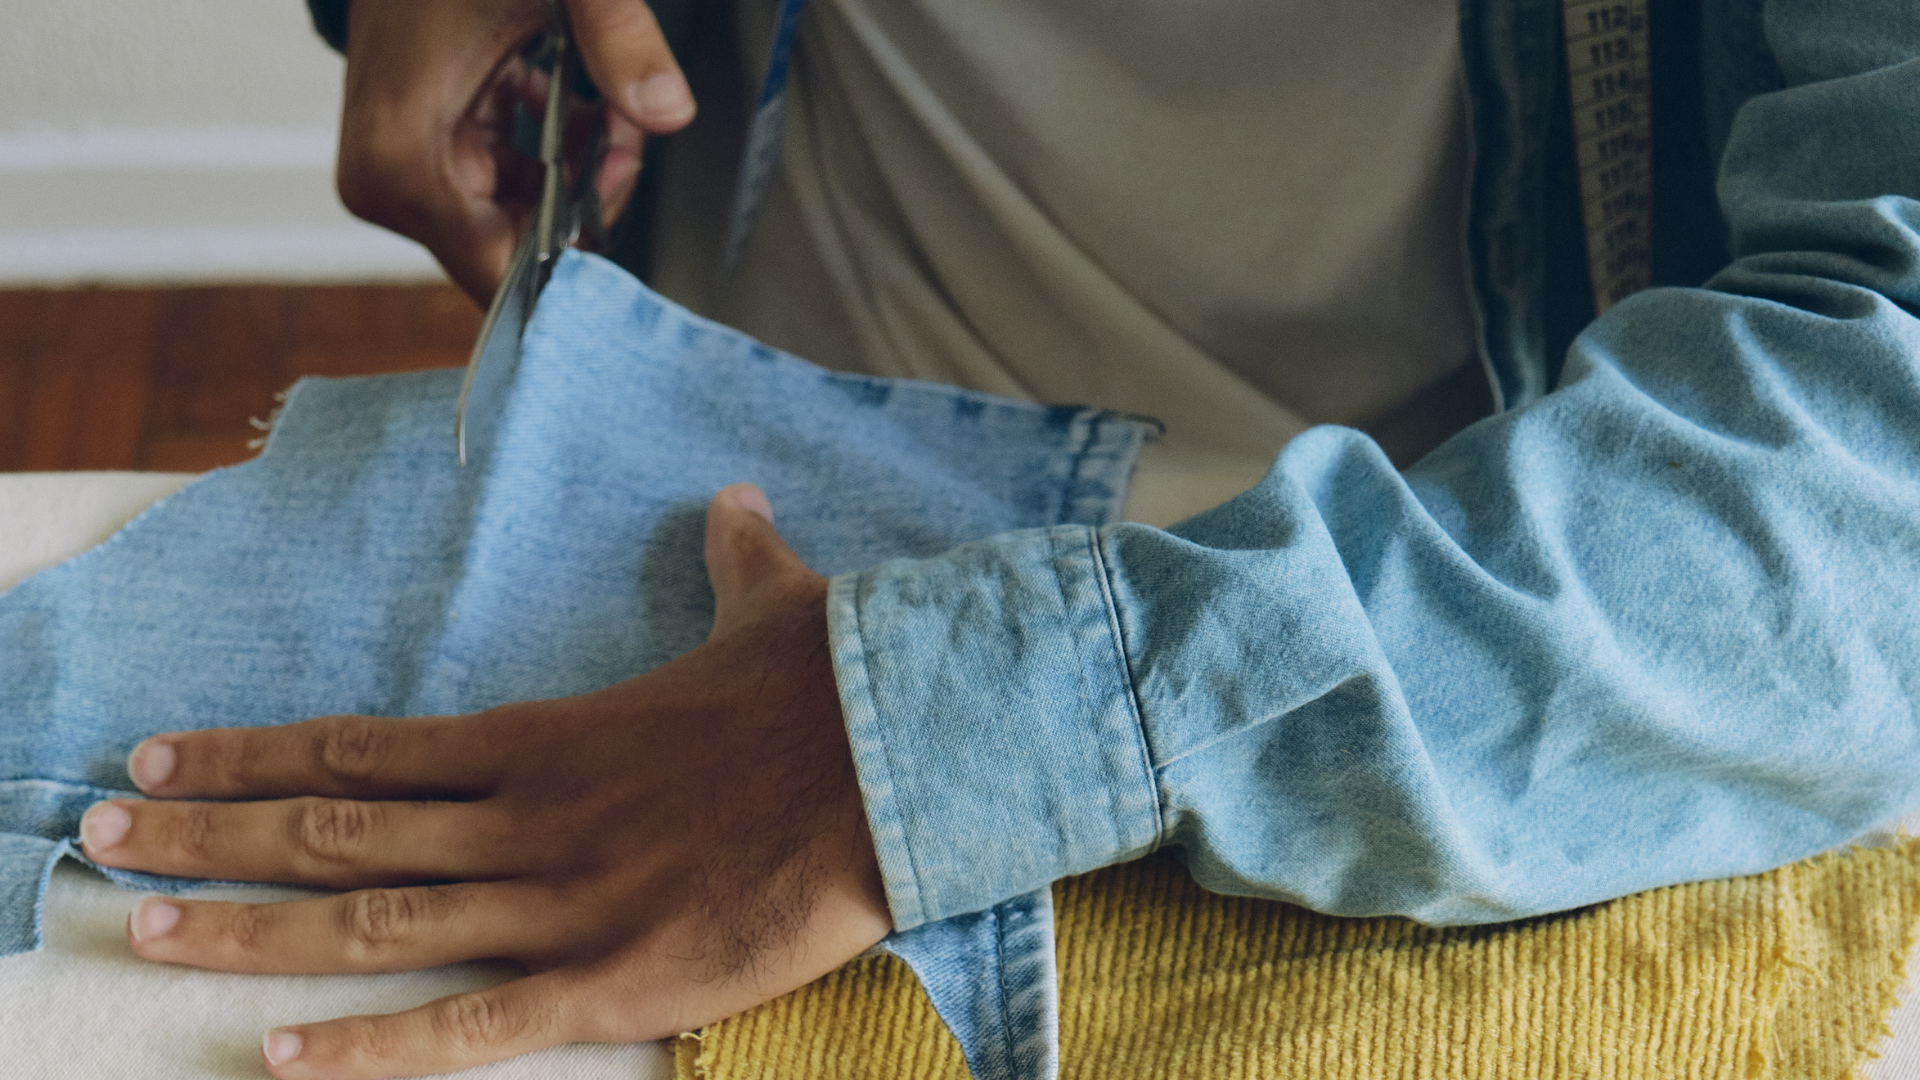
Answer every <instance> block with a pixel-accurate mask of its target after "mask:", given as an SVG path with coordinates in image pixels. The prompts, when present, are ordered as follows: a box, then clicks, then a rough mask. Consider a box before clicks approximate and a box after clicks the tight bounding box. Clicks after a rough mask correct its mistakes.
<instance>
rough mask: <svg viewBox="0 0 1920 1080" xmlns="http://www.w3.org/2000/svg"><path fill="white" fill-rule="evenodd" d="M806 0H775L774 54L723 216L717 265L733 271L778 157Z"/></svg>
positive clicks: (762, 85) (769, 59)
mask: <svg viewBox="0 0 1920 1080" xmlns="http://www.w3.org/2000/svg"><path fill="white" fill-rule="evenodd" d="M806 7H807V0H780V22H779V25H778V27H777V28H776V29H775V30H774V34H773V53H772V55H771V56H769V57H768V58H767V74H766V78H764V79H763V80H761V83H760V101H759V103H758V104H756V105H755V106H754V110H753V121H752V123H750V124H749V125H748V126H747V149H746V153H744V154H742V155H741V159H740V180H739V182H738V184H736V185H735V187H734V189H733V212H732V213H731V214H730V215H729V217H728V221H727V246H726V253H725V256H724V260H723V262H722V263H721V266H722V268H723V269H724V270H728V271H730V270H732V269H733V264H734V262H735V261H736V260H737V259H739V257H740V249H741V248H742V247H744V246H745V245H746V242H747V236H748V235H749V234H750V233H752V232H753V223H754V220H755V219H756V218H758V217H759V216H760V202H761V200H762V199H764V198H765V197H766V194H767V183H768V182H769V181H771V180H772V179H773V167H774V165H775V164H776V163H778V162H779V160H780V140H781V138H782V136H784V135H785V133H786V117H787V69H788V67H789V65H790V63H791V62H792V60H793V38H794V31H795V30H796V29H797V28H798V27H799V25H800V13H801V12H802V11H804V10H806Z"/></svg>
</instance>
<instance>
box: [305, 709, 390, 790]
mask: <svg viewBox="0 0 1920 1080" xmlns="http://www.w3.org/2000/svg"><path fill="white" fill-rule="evenodd" d="M392 736H393V732H392V729H391V728H389V727H388V726H387V725H385V724H381V723H378V722H376V721H374V720H372V719H370V718H368V717H365V716H343V717H340V718H339V719H337V720H335V721H333V722H331V723H329V724H328V725H327V727H326V729H325V732H324V733H323V734H322V735H321V737H320V768H321V770H322V771H323V772H324V773H325V774H326V775H328V776H331V777H333V778H334V779H335V780H339V781H344V782H357V781H364V780H368V779H370V778H372V776H373V775H374V773H375V772H376V771H377V770H378V769H379V767H380V763H381V762H382V761H384V760H386V758H387V755H388V753H389V751H390V748H391V743H392Z"/></svg>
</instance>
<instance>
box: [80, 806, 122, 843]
mask: <svg viewBox="0 0 1920 1080" xmlns="http://www.w3.org/2000/svg"><path fill="white" fill-rule="evenodd" d="M132 827H133V815H132V814H129V813H127V812H126V810H125V809H123V808H121V807H119V806H115V805H114V804H113V803H110V802H103V803H94V804H93V805H92V806H91V807H88V808H87V812H86V813H85V814H83V815H81V817H80V843H81V844H82V845H84V846H85V847H86V849H87V850H88V851H105V850H106V849H107V848H110V847H112V846H113V845H115V844H117V843H119V842H120V841H121V840H123V839H125V838H126V835H127V830H128V829H130V828H132Z"/></svg>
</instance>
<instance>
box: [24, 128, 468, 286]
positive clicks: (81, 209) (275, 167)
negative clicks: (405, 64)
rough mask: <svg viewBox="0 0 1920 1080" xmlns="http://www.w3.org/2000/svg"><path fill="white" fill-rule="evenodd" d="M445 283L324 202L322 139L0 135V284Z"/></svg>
mask: <svg viewBox="0 0 1920 1080" xmlns="http://www.w3.org/2000/svg"><path fill="white" fill-rule="evenodd" d="M368 280H379V281H432V280H444V275H443V274H442V273H441V271H440V268H439V267H438V265H437V264H435V263H434V261H433V258H432V256H430V255H428V254H427V252H426V250H425V249H423V248H421V247H420V246H419V245H417V244H414V243H413V242H411V241H409V240H405V239H402V238H401V237H398V236H395V235H393V234H392V233H389V232H386V231H385V230H382V229H378V228H375V227H374V226H371V225H367V224H366V223H364V222H361V221H357V220H355V219H354V218H353V217H352V216H351V215H349V214H348V213H347V212H346V210H345V209H343V208H342V207H341V206H340V204H339V200H338V199H337V198H335V196H334V193H333V134H332V132H328V131H305V130H277V129H258V128H214V129H177V130H115V131H88V132H27V133H16V134H10V135H9V134H0V284H4V285H9V286H15V287H18V286H22V285H69V284H76V283H91V282H98V283H103V284H150V283H167V282H182V283H194V282H216V281H315V282H323V281H368Z"/></svg>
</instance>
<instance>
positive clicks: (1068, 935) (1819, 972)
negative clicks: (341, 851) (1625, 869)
mask: <svg viewBox="0 0 1920 1080" xmlns="http://www.w3.org/2000/svg"><path fill="white" fill-rule="evenodd" d="M1055 900H1056V901H1057V903H1058V912H1059V943H1060V944H1059V955H1060V995H1061V1017H1060V1042H1061V1058H1062V1075H1063V1078H1065V1080H1114V1078H1120V1077H1153V1078H1155V1080H1162V1078H1164V1080H1184V1078H1192V1080H1227V1078H1239V1077H1247V1078H1253V1077H1259V1078H1263V1080H1264V1078H1275V1077H1311V1078H1314V1080H1387V1078H1393V1080H1402V1078H1404V1080H1420V1078H1433V1080H1456V1078H1462V1077H1473V1078H1480V1077H1486V1078H1503V1080H1504V1078H1515V1080H1520V1078H1534V1077H1540V1078H1545V1077H1581V1078H1588V1077H1591V1078H1595V1080H1600V1078H1614V1077H1617V1078H1622V1080H1629V1078H1631V1080H1639V1078H1656V1077H1657V1078H1661V1080H1665V1078H1668V1077H1702V1078H1716V1080H1717V1078H1722V1077H1780V1078H1787V1077H1792V1078H1801V1077H1805V1078H1809V1080H1811V1078H1818V1080H1838V1078H1842V1077H1846V1076H1849V1075H1851V1074H1852V1073H1853V1071H1854V1070H1855V1069H1856V1068H1857V1067H1858V1066H1859V1064H1860V1063H1861V1062H1862V1061H1863V1060H1865V1058H1866V1056H1867V1055H1868V1053H1869V1051H1870V1048H1871V1046H1872V1044H1873V1043H1874V1041H1875V1040H1876V1039H1877V1038H1878V1037H1879V1036H1880V1035H1882V1034H1883V1033H1884V1032H1885V1016H1886V1014H1887V1013H1888V1011H1889V1010H1890V1009H1891V1008H1892V1006H1893V1004H1894V1000H1895V999H1894V994H1895V992H1896V990H1897V989H1898V987H1899V985H1900V979H1901V972H1902V966H1903V964H1904V961H1905V958H1906V955H1907V951H1908V949H1909V947H1910V946H1911V944H1912V941H1913V934H1914V929H1915V925H1916V922H1917V921H1920V841H1906V842H1904V843H1903V844H1902V845H1901V846H1899V847H1898V848H1896V849H1861V850H1854V851H1851V852H1849V853H1847V854H1845V855H1826V856H1822V857H1820V858H1817V859H1811V860H1808V861H1806V862H1802V863H1797V864H1795V865H1793V866H1788V867H1784V868H1782V869H1779V870H1775V871H1773V872H1771V873H1767V874H1759V875H1756V876H1753V877H1745V878H1736V879H1731V880H1726V881H1710V882H1702V883H1699V884H1693V885H1681V886H1676V887H1673V888H1668V889H1659V890H1656V891H1653V892H1648V893H1642V894H1640V895H1637V896H1629V897H1626V898H1623V899H1620V900H1615V901H1612V902H1610V903H1606V904H1599V905H1596V906H1594V907H1590V908H1585V909H1583V910H1580V911H1575V912H1568V913H1565V914H1562V915H1556V916H1550V917H1547V918H1540V919H1533V920H1529V921H1526V922H1521V923H1512V924H1507V925H1502V926H1493V927H1466V928H1456V929H1433V928H1430V927H1423V926H1419V925H1417V924H1414V923H1411V922H1407V921H1405V920H1401V919H1337V918H1331V917H1328V916H1324V915H1316V914H1314V913H1313V912H1310V911H1306V910H1303V909H1301V908H1297V907H1293V906H1290V905H1287V904H1279V903H1272V902H1268V901H1260V900H1249V899H1245V898H1237V897H1226V896H1217V895H1214V894H1212V893H1208V892H1205V891H1203V890H1201V889H1200V888H1198V887H1197V886H1195V885H1194V884H1193V883H1192V881H1191V880H1190V879H1189V878H1188V877H1187V875H1186V872H1185V871H1184V870H1183V869H1182V868H1181V867H1180V865H1179V864H1178V863H1176V862H1174V861H1173V860H1172V859H1170V858H1167V857H1164V856H1156V857H1152V858H1149V859H1145V860H1142V861H1140V862H1136V863H1132V864H1129V865H1126V866H1118V867H1112V868H1109V869H1106V870H1101V871H1098V872H1096V873H1092V874H1088V875H1086V876H1084V877H1078V878H1073V879H1069V880H1067V881H1064V882H1061V883H1060V884H1059V885H1057V886H1055ZM675 1055H676V1062H677V1066H678V1075H679V1080H864V1078H872V1080H936V1078H937V1080H965V1078H966V1065H965V1062H964V1061H963V1060H962V1059H961V1056H960V1048H959V1046H958V1045H957V1044H956V1043H955V1042H954V1041H953V1038H952V1037H951V1036H950V1035H948V1034H947V1032H946V1030H945V1029H944V1028H943V1027H941V1025H940V1023H939V1020H938V1018H937V1017H936V1016H935V1014H934V1011H933V1007H932V1006H931V1005H930V1004H929V1003H928V1001H927V999H926V996H925V995H924V994H923V993H922V992H921V991H920V988H919V984H918V983H917V982H916V981H915V980H914V977H913V974H912V973H911V972H910V971H908V970H907V968H906V966H905V965H904V964H902V963H900V962H899V961H898V960H895V959H893V958H892V957H881V958H874V959H867V960H861V961H857V962H855V963H852V964H849V965H847V966H846V967H844V968H841V969H840V970H839V971H836V972H834V973H833V974H831V975H829V976H827V977H826V978H824V979H821V980H820V981H819V982H816V983H814V984H812V985H811V986H807V987H803V988H802V989H800V990H798V991H796V992H794V993H792V994H789V995H787V996H786V997H783V998H780V999H779V1000H777V1001H772V1002H769V1003H768V1004H766V1005H763V1006H761V1007H760V1008H758V1009H755V1010H753V1011H752V1012H748V1013H745V1014H743V1015H741V1016H737V1017H735V1018H733V1019H731V1020H728V1021H725V1022H723V1023H720V1024H716V1025H714V1026H712V1027H709V1028H707V1029H706V1030H705V1031H704V1032H702V1033H700V1034H699V1035H688V1036H682V1037H681V1038H680V1040H679V1041H678V1042H677V1043H676V1044H675Z"/></svg>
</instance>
